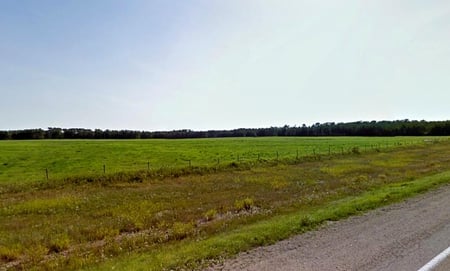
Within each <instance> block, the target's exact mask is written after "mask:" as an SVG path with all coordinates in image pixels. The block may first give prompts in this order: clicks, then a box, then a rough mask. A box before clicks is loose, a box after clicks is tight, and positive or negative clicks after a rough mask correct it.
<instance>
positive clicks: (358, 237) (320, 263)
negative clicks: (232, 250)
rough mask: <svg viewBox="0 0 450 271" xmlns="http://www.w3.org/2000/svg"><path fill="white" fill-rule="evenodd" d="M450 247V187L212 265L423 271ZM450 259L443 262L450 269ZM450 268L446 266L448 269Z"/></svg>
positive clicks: (240, 267) (219, 268)
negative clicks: (425, 266)
mask: <svg viewBox="0 0 450 271" xmlns="http://www.w3.org/2000/svg"><path fill="white" fill-rule="evenodd" d="M448 246H450V186H445V187H442V188H440V189H438V190H435V191H432V192H429V193H427V194H424V195H421V196H418V197H415V198H413V199H409V200H407V201H406V202H403V203H400V204H395V205H391V206H389V207H385V208H382V209H378V210H374V211H371V212H369V213H367V214H365V215H362V216H357V217H352V218H349V219H347V220H343V221H339V222H334V223H331V224H329V225H327V226H325V227H323V228H322V229H320V230H317V231H314V232H309V233H306V234H303V235H298V236H295V237H293V238H290V239H288V240H284V241H281V242H279V243H277V244H274V245H272V246H267V247H261V248H257V249H254V250H252V251H250V252H247V253H241V254H240V255H239V256H238V257H237V258H236V259H232V260H228V261H226V262H225V263H223V264H221V265H217V266H213V267H210V268H208V270H296V271H298V270H321V271H323V270H388V271H389V270H392V271H394V270H395V271H401V270H408V271H409V270H418V269H419V268H421V267H422V266H423V265H425V264H426V263H427V262H428V261H430V260H431V259H433V258H434V257H435V256H436V255H438V254H439V253H440V252H442V251H443V250H445V249H446V248H447V247H448ZM449 266H450V260H447V261H445V262H444V263H443V265H441V266H440V269H439V270H440V271H441V268H444V269H442V270H447V271H448V270H450V268H448V267H449ZM446 268H447V269H446Z"/></svg>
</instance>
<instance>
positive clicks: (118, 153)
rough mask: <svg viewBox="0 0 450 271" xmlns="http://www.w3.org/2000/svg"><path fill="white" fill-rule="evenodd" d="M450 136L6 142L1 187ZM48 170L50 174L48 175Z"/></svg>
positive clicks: (0, 155) (0, 145) (0, 159)
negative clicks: (3, 185)
mask: <svg viewBox="0 0 450 271" xmlns="http://www.w3.org/2000/svg"><path fill="white" fill-rule="evenodd" d="M433 140H448V137H427V138H423V137H371V138H368V137H313V138H308V137H264V138H217V139H183V140H158V139H151V140H35V141H0V184H1V183H3V184H15V183H21V184H27V183H36V182H44V181H46V180H47V172H48V177H49V179H50V180H58V179H63V178H67V177H73V176H99V175H103V174H104V173H106V174H115V173H117V172H133V171H142V170H148V169H149V168H150V169H151V170H160V169H164V170H166V171H167V170H172V169H180V168H187V167H189V166H200V167H216V166H217V165H227V164H230V163H233V162H235V163H237V162H249V161H252V162H256V161H270V160H282V159H295V158H297V157H305V156H312V155H314V154H321V155H328V154H329V153H330V152H331V153H332V154H340V153H348V152H351V151H352V149H353V148H359V151H360V152H368V151H373V150H376V149H389V148H397V147H401V146H405V145H412V144H424V143H425V142H424V141H433ZM46 169H47V172H46Z"/></svg>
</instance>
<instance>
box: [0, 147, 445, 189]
mask: <svg viewBox="0 0 450 271" xmlns="http://www.w3.org/2000/svg"><path fill="white" fill-rule="evenodd" d="M436 141H440V140H432V141H430V142H427V141H426V140H420V141H403V142H380V143H374V144H362V145H356V144H342V145H331V144H328V145H326V144H322V145H310V146H301V147H298V148H294V149H291V150H272V151H247V152H238V151H236V152H234V153H233V152H231V153H229V154H227V155H220V153H219V154H217V155H209V156H208V155H205V157H189V156H188V155H186V154H179V155H174V157H173V159H172V160H168V159H163V160H164V161H163V162H162V161H161V160H159V159H158V157H152V158H153V159H139V160H137V159H130V160H126V159H125V161H124V159H122V162H117V161H90V162H91V163H90V165H89V166H79V165H77V164H76V163H75V162H73V163H72V161H67V162H66V164H65V165H64V166H61V165H57V164H49V165H47V166H45V168H42V167H41V168H36V167H32V166H29V167H28V166H22V167H16V168H15V169H14V170H13V171H11V172H2V170H0V182H1V181H2V180H5V179H9V180H11V179H17V180H22V179H23V180H33V181H42V180H47V181H49V180H53V179H61V178H66V177H74V176H101V175H109V174H116V173H121V172H128V173H129V172H141V171H158V170H159V171H163V170H165V171H170V170H181V169H192V168H220V167H226V166H229V165H239V164H244V163H246V164H249V165H250V166H257V165H258V164H262V163H280V162H292V161H293V162H295V161H298V160H301V159H322V158H325V157H333V156H339V155H348V154H361V153H369V152H381V151H388V150H394V149H396V148H400V147H405V146H411V145H423V144H427V143H434V142H436ZM0 168H1V167H0Z"/></svg>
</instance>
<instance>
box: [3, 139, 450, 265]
mask: <svg viewBox="0 0 450 271" xmlns="http://www.w3.org/2000/svg"><path fill="white" fill-rule="evenodd" d="M289 139H290V138H287V139H285V138H266V139H264V138H263V139H242V140H241V139H223V140H181V141H124V142H122V141H98V142H97V141H61V142H59V141H25V142H6V143H5V142H0V143H1V144H2V145H1V146H2V149H1V151H0V152H1V153H2V156H1V157H2V159H5V157H8V159H7V162H5V163H7V164H8V166H9V167H10V168H9V169H10V171H9V173H8V174H10V176H15V175H14V174H12V173H13V172H14V171H13V170H12V169H14V165H15V163H18V161H26V160H27V159H29V161H30V164H31V165H30V166H29V167H30V168H39V167H41V166H43V165H46V163H50V162H51V161H52V159H53V161H58V162H57V163H55V164H58V163H61V164H59V165H60V167H61V168H64V167H63V165H64V163H63V161H64V159H63V158H61V159H56V158H57V157H58V158H59V156H63V157H65V159H66V160H69V161H83V163H84V164H85V165H89V161H90V159H91V158H92V159H93V160H95V159H94V158H96V157H97V158H96V159H99V157H102V158H103V159H107V158H108V156H115V155H118V154H119V153H126V154H125V155H123V156H120V157H124V158H123V159H124V160H120V159H119V158H117V157H113V158H110V160H109V161H110V163H112V162H113V161H116V162H117V161H123V162H125V161H131V160H132V157H138V156H140V154H142V153H146V151H145V150H150V149H152V150H155V149H158V148H156V147H155V146H159V148H160V151H159V153H160V154H161V157H171V158H174V157H175V156H176V155H180V153H183V151H181V150H184V153H185V155H187V154H189V155H192V157H197V158H198V160H199V161H201V160H200V157H201V154H204V155H205V156H208V155H209V157H211V158H213V157H214V155H216V153H217V152H216V151H217V150H226V149H227V148H228V149H231V150H228V151H229V153H233V151H232V150H235V149H236V150H238V152H239V153H241V154H242V156H243V157H245V153H252V155H253V154H254V153H259V152H261V154H264V153H265V154H266V156H269V155H268V154H269V153H273V152H276V151H277V150H278V152H279V156H280V157H279V158H280V161H279V162H272V163H253V164H251V166H250V167H242V168H241V167H234V166H230V167H225V168H223V170H219V171H215V172H214V171H213V172H209V171H207V170H205V171H198V172H192V173H189V172H188V173H187V174H184V175H180V176H178V177H174V176H170V175H168V176H158V175H144V178H142V179H139V181H136V180H135V179H134V177H133V176H134V175H132V174H131V175H125V177H124V178H115V177H114V176H115V175H108V176H103V177H102V176H99V177H98V178H94V179H93V181H91V182H86V181H82V180H83V178H82V179H80V181H79V182H76V181H71V182H61V181H52V179H50V181H49V182H48V184H47V185H45V186H41V185H40V183H41V182H40V181H39V180H38V179H36V180H34V179H33V178H29V179H24V180H25V181H24V182H26V184H27V186H26V187H27V189H12V188H13V187H14V186H17V187H19V188H22V187H23V186H22V183H21V178H24V177H23V176H26V175H20V171H18V174H16V175H17V176H18V177H14V178H12V179H5V178H6V177H5V175H3V177H2V178H3V179H2V182H0V269H12V270H30V269H35V270H70V269H86V270H111V269H112V268H115V270H161V269H172V268H173V269H176V268H180V267H184V268H188V269H192V268H198V267H201V266H202V265H203V264H204V263H205V260H217V259H220V258H221V257H226V256H229V255H232V254H234V253H236V252H239V251H242V250H245V249H248V248H251V247H254V246H258V245H264V244H269V243H272V242H275V241H277V240H280V239H282V238H286V237H287V236H289V235H292V234H295V233H299V232H303V231H305V230H308V229H311V228H314V227H316V226H318V225H320V224H321V223H323V222H324V221H326V220H337V219H340V218H343V217H346V216H348V215H352V214H356V213H359V212H362V211H364V210H368V209H371V208H375V207H377V206H380V205H383V204H388V203H390V202H394V201H397V200H400V199H402V198H404V197H407V196H410V195H412V194H415V193H418V192H422V191H425V190H427V189H430V188H432V187H434V186H436V185H441V184H446V183H449V182H450V142H449V141H448V140H447V138H441V140H440V141H430V140H429V139H430V138H426V139H427V141H424V139H423V138H382V139H379V138H368V139H367V138H332V139H327V138H320V139H316V140H314V139H299V138H291V139H290V140H291V141H290V140H289ZM234 140H235V141H236V142H234ZM395 140H397V141H395ZM217 142H220V143H222V144H220V143H217ZM330 142H331V143H335V144H333V146H346V147H348V148H349V149H350V148H353V147H354V146H359V149H360V150H362V152H361V153H358V152H355V151H353V152H352V151H350V152H344V154H342V153H341V152H340V151H336V154H335V155H331V156H328V155H327V154H328V146H329V145H331V144H330ZM386 142H387V143H388V144H386ZM412 142H414V143H412ZM227 143H228V147H227V148H226V147H225V146H227ZM250 143H252V144H253V145H256V146H251V145H252V144H250ZM301 143H303V144H301ZM398 143H401V144H402V145H401V146H399V145H398ZM33 144H35V145H33ZM147 144H148V145H147ZM158 144H160V145H158ZM164 144H167V145H166V148H167V150H165V149H164V147H163V146H164ZM171 144H173V145H174V146H176V147H174V146H173V145H172V146H171V147H169V145H171ZM193 144H194V145H195V147H193V146H194V145H193ZM233 144H234V145H233ZM259 144H260V145H259ZM264 144H266V145H264ZM267 144H268V145H269V146H267ZM383 144H385V145H384V146H386V147H382V146H381V145H383ZM102 145H104V146H102ZM142 145H147V146H142ZM247 145H250V146H247ZM371 145H377V146H376V147H374V148H373V149H372V147H371ZM405 145H406V147H405ZM4 146H6V147H7V148H5V149H4V148H3V147H4ZM19 146H23V148H24V149H26V150H28V152H27V151H26V150H23V151H22V152H19V151H18V152H17V153H18V154H16V155H14V151H13V150H14V148H19ZM31 146H34V147H31ZM80 146H81V147H80ZM82 146H85V147H84V148H83V147H82ZM114 146H116V147H117V148H118V149H119V150H115V147H114ZM127 146H132V147H128V148H127ZM139 146H141V147H139ZM182 146H184V147H182ZM189 146H190V147H189ZM282 146H285V147H286V148H285V149H282ZM301 146H303V147H304V148H305V149H306V148H307V147H310V148H317V150H321V151H322V153H323V155H322V156H314V157H311V159H304V160H302V159H299V160H296V159H295V158H296V153H294V152H290V155H291V156H290V157H291V159H290V160H286V161H281V153H283V154H286V156H287V154H288V153H289V150H290V149H292V148H293V147H295V150H296V148H297V147H298V148H299V150H300V149H302V147H301ZM312 146H315V147H312ZM364 146H367V147H366V148H368V149H367V152H364V148H365V147H364ZM394 146H395V147H394ZM41 147H42V148H43V149H40V148H41ZM120 147H121V148H120ZM203 147H204V149H202V148H203ZM335 148H336V150H339V148H338V147H335ZM5 150H7V151H5ZM44 150H45V151H44ZM49 150H53V151H54V152H53V153H52V154H51V155H48V156H46V158H42V159H41V160H42V161H38V160H39V157H40V156H41V155H43V154H44V153H47V152H48V151H49ZM68 150H71V151H68ZM80 150H81V152H77V151H80ZM88 150H89V152H88ZM120 150H121V151H120ZM169 150H172V152H170V151H169ZM175 150H176V151H175ZM245 150H247V152H245ZM264 150H265V152H264ZM57 151H59V152H60V153H59V154H58V152H57ZM5 153H6V154H7V155H5ZM26 153H29V155H30V156H31V157H34V158H29V157H28V156H27V155H26ZM70 153H79V156H78V158H77V159H79V160H77V159H74V158H71V157H69V154H70ZM164 153H166V154H172V156H170V155H166V156H164V155H162V154H164ZM174 153H175V154H176V155H173V154H174ZM305 153H307V152H305ZM19 154H20V155H19ZM82 154H83V155H82ZM194 154H196V155H197V156H195V155H194ZM261 154H260V155H261ZM58 155H59V156H58ZM230 155H231V154H230ZM14 157H16V158H14ZM17 157H19V158H17ZM82 157H83V158H82ZM13 158H14V159H13ZM121 159H122V158H121ZM167 159H168V160H170V159H169V158H167ZM248 159H250V158H248ZM266 159H267V158H266ZM273 159H276V157H275V156H273V157H272V160H273ZM85 160H87V161H85ZM193 160H194V159H193ZM11 161H13V162H11ZM14 161H16V162H14ZM155 161H156V160H154V161H153V163H154V164H156V162H155ZM207 161H208V159H205V160H203V162H204V163H205V164H204V165H207ZM229 161H230V163H231V162H235V161H233V160H232V159H230V160H229ZM31 162H35V164H32V163H31ZM91 162H92V161H91ZM102 162H104V161H100V163H99V164H97V165H101V164H102ZM22 163H24V162H22ZM92 163H94V162H92ZM199 163H200V162H199ZM242 163H245V161H244V162H242ZM118 164H119V163H118ZM162 164H163V162H161V163H160V165H162ZM24 165H25V164H24ZM180 166H182V165H180ZM16 168H17V167H16ZM74 169H76V168H74ZM65 170H67V167H66V168H65ZM61 172H62V173H61V174H62V175H61V178H62V177H70V173H64V171H63V170H62V169H61ZM85 173H89V172H84V173H83V172H82V173H80V174H81V175H82V174H85ZM77 175H78V173H77ZM100 175H101V173H100ZM21 176H22V177H21ZM128 177H129V178H128ZM127 178H128V179H127ZM33 180H34V181H33ZM73 180H76V178H75V179H73ZM2 187H3V188H4V187H8V188H7V189H1V188H2ZM206 262H207V261H206Z"/></svg>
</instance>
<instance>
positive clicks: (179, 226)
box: [172, 222, 194, 240]
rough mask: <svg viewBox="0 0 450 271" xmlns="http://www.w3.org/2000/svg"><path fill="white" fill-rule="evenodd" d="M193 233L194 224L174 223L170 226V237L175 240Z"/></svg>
mask: <svg viewBox="0 0 450 271" xmlns="http://www.w3.org/2000/svg"><path fill="white" fill-rule="evenodd" d="M193 232H194V224H193V223H192V222H191V223H182V222H175V223H174V224H173V226H172V236H173V239H175V240H182V239H184V238H186V237H188V236H189V235H191V234H192V233H193Z"/></svg>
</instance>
